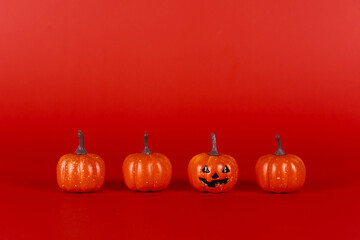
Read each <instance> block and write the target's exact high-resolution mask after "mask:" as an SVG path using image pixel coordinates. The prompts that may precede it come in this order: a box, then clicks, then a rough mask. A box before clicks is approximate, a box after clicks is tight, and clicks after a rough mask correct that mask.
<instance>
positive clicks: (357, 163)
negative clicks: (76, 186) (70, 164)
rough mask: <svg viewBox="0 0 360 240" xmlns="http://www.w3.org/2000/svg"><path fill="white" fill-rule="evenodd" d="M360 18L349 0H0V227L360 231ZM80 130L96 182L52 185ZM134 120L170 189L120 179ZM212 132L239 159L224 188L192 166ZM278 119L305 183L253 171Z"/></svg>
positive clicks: (239, 233)
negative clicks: (206, 187) (287, 185)
mask: <svg viewBox="0 0 360 240" xmlns="http://www.w3.org/2000/svg"><path fill="white" fill-rule="evenodd" d="M359 26H360V2H359V1H343V0H334V1H325V0H324V1H298V0H295V1H285V0H279V1H260V0H255V1H236V0H229V1H197V0H195V1H194V0H192V1H159V0H154V1H140V0H135V1H93V0H90V1H83V0H80V1H69V0H64V1H45V0H39V1H30V0H20V1H10V0H9V1H8V0H5V1H0V152H1V160H0V161H1V165H0V187H1V196H0V239H224V238H227V239H255V238H257V239H304V238H305V239H360V217H359V216H360V215H359V214H360V204H359V200H360V195H359V190H360V188H359V187H360V181H359V167H360V159H359V146H360V140H359V139H360V137H359V136H360V126H359V122H360V27H359ZM78 129H81V130H82V131H83V132H84V135H85V148H86V149H87V150H88V152H91V153H97V154H99V155H100V156H101V157H102V158H103V159H104V161H105V163H106V168H107V172H106V182H105V184H104V186H103V188H102V189H101V190H100V191H99V192H96V193H89V194H70V193H65V192H61V191H60V190H59V188H58V186H57V184H56V174H55V168H56V164H57V161H58V159H59V158H60V157H61V156H62V155H63V154H66V153H71V152H74V151H75V149H76V147H77V130H78ZM145 131H147V132H149V134H150V135H149V144H150V148H151V149H152V151H154V152H161V153H164V154H165V155H167V156H168V157H169V158H170V160H171V162H172V166H173V179H172V182H171V185H170V186H169V188H168V189H167V190H165V191H161V192H156V193H138V192H131V191H129V190H128V189H127V188H126V187H125V185H124V183H123V181H122V173H121V166H122V162H123V160H124V158H125V157H126V156H127V155H128V154H130V153H134V152H141V151H142V148H143V139H142V137H143V133H144V132H145ZM212 131H213V132H215V133H216V136H217V142H218V150H219V151H220V152H221V153H226V154H229V155H232V156H233V157H234V158H235V159H236V160H237V163H238V166H239V178H240V179H239V182H238V184H237V185H236V187H235V189H233V190H232V191H230V192H228V193H224V194H204V193H199V192H197V191H196V190H194V189H192V188H191V187H190V185H189V183H188V181H187V171H186V170H187V164H188V162H189V160H190V159H191V157H192V156H194V155H195V154H198V153H200V152H208V151H210V148H211V141H210V132H212ZM275 134H280V135H281V136H282V142H283V147H284V150H285V152H287V153H293V154H297V155H299V156H300V157H301V158H302V159H303V160H304V162H305V165H306V168H307V179H306V183H305V185H304V187H303V189H302V190H301V191H298V192H295V193H291V194H269V193H265V192H263V191H262V190H261V189H259V188H258V187H257V185H256V182H255V173H254V166H255V163H256V160H257V159H258V158H259V157H260V156H261V155H263V154H267V153H274V152H275V150H276V143H275V140H274V136H275Z"/></svg>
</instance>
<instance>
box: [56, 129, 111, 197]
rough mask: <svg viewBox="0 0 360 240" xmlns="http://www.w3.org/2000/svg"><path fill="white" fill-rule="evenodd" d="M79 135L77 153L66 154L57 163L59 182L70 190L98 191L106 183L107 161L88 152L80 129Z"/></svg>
mask: <svg viewBox="0 0 360 240" xmlns="http://www.w3.org/2000/svg"><path fill="white" fill-rule="evenodd" d="M78 137H79V147H78V148H77V150H76V151H75V153H74V154H72V153H70V154H65V155H64V156H62V157H61V158H60V160H59V162H58V164H57V167H56V175H57V183H58V185H59V187H60V188H61V189H62V190H66V191H69V192H93V191H97V190H99V189H100V188H101V187H102V185H103V184H104V179H105V163H104V161H103V160H102V159H101V157H99V156H98V155H96V154H92V153H87V152H86V150H85V148H84V135H83V134H82V132H81V131H80V130H79V132H78Z"/></svg>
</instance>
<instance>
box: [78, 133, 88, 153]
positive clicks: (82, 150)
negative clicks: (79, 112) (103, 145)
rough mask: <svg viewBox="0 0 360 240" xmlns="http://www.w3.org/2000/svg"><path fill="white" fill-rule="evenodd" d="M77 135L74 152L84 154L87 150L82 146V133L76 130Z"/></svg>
mask: <svg viewBox="0 0 360 240" xmlns="http://www.w3.org/2000/svg"><path fill="white" fill-rule="evenodd" d="M78 137H79V146H78V148H77V149H76V151H75V154H78V155H85V154H87V151H86V150H85V148H84V134H83V133H82V132H81V131H80V130H79V132H78Z"/></svg>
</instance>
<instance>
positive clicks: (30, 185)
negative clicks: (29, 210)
mask: <svg viewBox="0 0 360 240" xmlns="http://www.w3.org/2000/svg"><path fill="white" fill-rule="evenodd" d="M4 182H5V183H6V184H9V185H12V186H14V187H17V188H22V189H25V190H29V191H32V190H37V191H42V192H60V189H59V187H58V185H57V183H56V180H50V179H30V178H27V179H25V178H21V179H11V180H10V179H9V180H5V181H4Z"/></svg>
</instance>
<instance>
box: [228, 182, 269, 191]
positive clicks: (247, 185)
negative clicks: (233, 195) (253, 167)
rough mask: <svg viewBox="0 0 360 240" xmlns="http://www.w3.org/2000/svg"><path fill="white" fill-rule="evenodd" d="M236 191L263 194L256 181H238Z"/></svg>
mask: <svg viewBox="0 0 360 240" xmlns="http://www.w3.org/2000/svg"><path fill="white" fill-rule="evenodd" d="M234 190H235V191H236V190H237V191H241V192H261V191H262V190H261V189H260V188H259V186H258V185H257V183H256V181H251V180H241V179H240V180H238V182H237V184H236V186H235V188H234Z"/></svg>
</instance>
